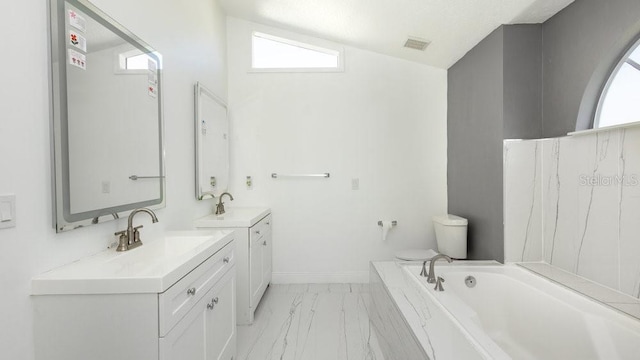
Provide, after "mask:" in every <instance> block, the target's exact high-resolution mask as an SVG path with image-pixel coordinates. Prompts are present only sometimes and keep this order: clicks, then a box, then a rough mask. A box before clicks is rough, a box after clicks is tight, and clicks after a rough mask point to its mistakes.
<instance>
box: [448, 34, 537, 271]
mask: <svg viewBox="0 0 640 360" xmlns="http://www.w3.org/2000/svg"><path fill="white" fill-rule="evenodd" d="M541 48H542V30H541V26H540V25H505V26H501V27H500V28H498V29H497V30H495V31H494V32H493V33H491V34H490V35H489V36H487V37H486V38H485V39H484V40H482V42H480V43H479V44H478V45H477V46H476V47H474V48H473V49H472V50H471V51H469V52H468V53H467V54H466V55H465V56H464V57H463V58H462V59H460V60H459V61H458V62H457V63H456V64H455V65H453V66H452V67H451V68H450V69H449V72H448V122H447V124H448V125H447V134H448V135H447V140H448V151H447V153H448V154H447V155H448V165H447V176H448V199H449V213H451V214H455V215H459V216H462V217H465V218H467V219H468V220H469V233H468V257H469V258H470V259H477V260H485V259H495V260H498V261H503V258H504V246H503V244H504V234H503V204H502V200H503V194H502V189H503V187H502V165H503V164H502V140H503V139H505V138H527V139H528V138H537V137H540V136H541V134H542V127H541V116H542V113H541V102H542V98H541V89H542V62H541V61H542V60H541V55H540V50H541Z"/></svg>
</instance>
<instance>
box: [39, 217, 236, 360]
mask: <svg viewBox="0 0 640 360" xmlns="http://www.w3.org/2000/svg"><path fill="white" fill-rule="evenodd" d="M234 245H235V244H234V234H233V232H231V231H211V230H209V231H186V232H173V233H168V234H167V235H166V236H165V237H163V238H161V239H156V240H152V241H149V242H145V244H144V246H141V247H139V248H136V249H133V250H130V251H127V252H116V251H115V250H114V249H109V250H106V251H104V252H102V253H99V254H96V255H93V256H90V257H87V258H84V259H81V260H79V261H77V262H74V263H72V264H69V265H65V266H62V267H60V268H57V269H54V270H52V271H49V272H47V273H44V274H42V275H39V276H36V277H34V278H33V279H32V295H33V296H32V299H33V304H34V311H35V314H34V315H35V316H34V319H35V320H34V321H35V322H34V328H35V342H36V343H35V345H36V346H35V352H36V359H47V360H63V359H64V360H68V359H92V360H103V359H104V360H112V359H118V360H125V359H130V360H158V359H162V360H187V359H193V360H196V359H197V360H201V359H202V360H205V359H224V360H230V359H233V358H235V356H236V317H235V315H236V309H235V306H236V305H235V292H236V289H235V287H236V285H235V269H234V267H235V262H236V255H235V251H234Z"/></svg>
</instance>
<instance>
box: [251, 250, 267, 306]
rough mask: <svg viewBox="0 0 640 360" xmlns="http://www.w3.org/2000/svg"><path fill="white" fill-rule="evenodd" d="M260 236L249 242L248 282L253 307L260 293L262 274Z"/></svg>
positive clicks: (262, 281) (262, 280)
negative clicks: (256, 239)
mask: <svg viewBox="0 0 640 360" xmlns="http://www.w3.org/2000/svg"><path fill="white" fill-rule="evenodd" d="M264 248H265V246H263V245H262V238H260V239H259V240H258V241H253V242H252V243H251V248H250V249H249V283H250V284H251V287H250V289H251V304H249V305H250V306H251V307H255V306H256V304H257V303H258V300H260V295H261V294H262V292H261V291H262V285H263V283H264V276H263V267H264V265H263V261H264V259H263V255H262V254H263V252H264Z"/></svg>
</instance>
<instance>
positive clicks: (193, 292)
mask: <svg viewBox="0 0 640 360" xmlns="http://www.w3.org/2000/svg"><path fill="white" fill-rule="evenodd" d="M195 294H196V288H194V287H192V288H191V289H188V290H187V295H195Z"/></svg>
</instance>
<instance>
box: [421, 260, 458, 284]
mask: <svg viewBox="0 0 640 360" xmlns="http://www.w3.org/2000/svg"><path fill="white" fill-rule="evenodd" d="M439 259H445V260H447V261H448V262H451V261H453V260H451V258H450V257H448V256H447V255H445V254H438V255H436V256H434V257H432V258H431V261H430V262H429V272H428V273H427V272H426V265H427V262H426V261H425V262H424V263H422V272H420V275H421V276H426V277H427V282H428V283H429V284H435V283H436V271H435V269H434V265H435V264H436V261H437V260H439Z"/></svg>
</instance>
